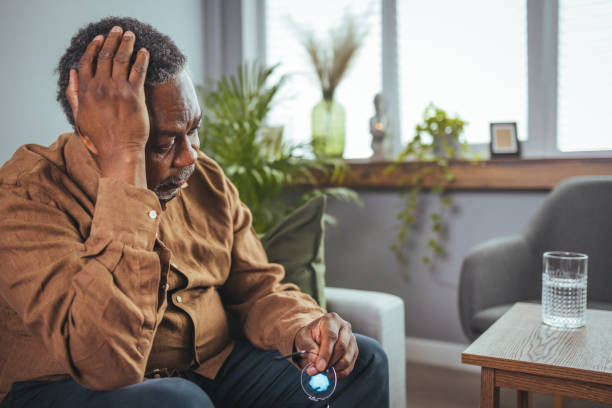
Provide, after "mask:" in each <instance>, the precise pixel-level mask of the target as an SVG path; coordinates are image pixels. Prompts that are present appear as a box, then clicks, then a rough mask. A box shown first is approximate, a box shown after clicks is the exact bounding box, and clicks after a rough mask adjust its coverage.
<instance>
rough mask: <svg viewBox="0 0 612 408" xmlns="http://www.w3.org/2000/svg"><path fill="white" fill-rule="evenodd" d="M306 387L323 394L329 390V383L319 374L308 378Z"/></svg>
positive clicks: (327, 379)
mask: <svg viewBox="0 0 612 408" xmlns="http://www.w3.org/2000/svg"><path fill="white" fill-rule="evenodd" d="M308 385H309V386H310V388H312V389H313V390H315V391H316V392H325V391H327V390H328V389H329V386H330V385H331V381H329V378H327V377H326V376H325V375H324V374H321V373H319V374H315V375H314V376H312V377H310V380H309V381H308Z"/></svg>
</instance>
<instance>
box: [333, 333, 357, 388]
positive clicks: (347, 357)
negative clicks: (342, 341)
mask: <svg viewBox="0 0 612 408" xmlns="http://www.w3.org/2000/svg"><path fill="white" fill-rule="evenodd" d="M358 354H359V348H358V346H357V340H356V339H355V336H353V335H352V334H351V336H350V340H349V342H348V346H347V349H346V353H345V354H344V355H343V356H342V358H340V360H338V362H337V363H336V364H335V365H334V368H335V369H336V375H337V376H338V378H343V377H346V376H347V375H349V374H350V373H351V371H353V368H354V367H355V362H356V361H357V355H358Z"/></svg>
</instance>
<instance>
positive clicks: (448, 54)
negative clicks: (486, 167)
mask: <svg viewBox="0 0 612 408" xmlns="http://www.w3.org/2000/svg"><path fill="white" fill-rule="evenodd" d="M397 7H398V16H399V20H398V30H397V32H398V41H397V43H398V46H399V74H400V103H401V112H402V114H401V118H402V130H403V132H402V133H403V134H402V143H406V142H407V141H408V140H409V139H411V138H412V137H413V136H414V128H415V125H416V124H417V123H418V122H420V121H421V115H422V113H423V110H424V109H425V107H426V106H427V104H428V103H429V102H433V103H434V104H435V105H436V106H438V107H440V108H442V109H444V110H446V111H447V112H449V113H451V114H458V115H459V116H460V117H461V118H462V119H463V120H466V121H468V122H469V124H468V126H467V127H466V131H465V136H466V138H467V140H468V142H470V143H488V141H489V123H490V122H508V121H512V122H517V124H518V135H519V137H520V138H521V139H525V138H526V117H527V27H526V24H527V20H526V3H525V0H461V1H456V0H428V1H418V0H411V1H398V2H397Z"/></svg>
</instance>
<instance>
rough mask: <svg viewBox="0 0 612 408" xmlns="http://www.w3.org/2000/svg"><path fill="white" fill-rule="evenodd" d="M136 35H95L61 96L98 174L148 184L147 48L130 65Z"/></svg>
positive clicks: (117, 31) (119, 31)
mask: <svg viewBox="0 0 612 408" xmlns="http://www.w3.org/2000/svg"><path fill="white" fill-rule="evenodd" d="M135 39H136V37H135V35H134V33H132V32H131V31H126V32H125V33H123V30H122V29H121V27H114V28H113V29H112V30H111V31H110V33H109V34H108V35H107V37H106V40H105V39H104V37H103V36H102V35H98V36H97V37H96V38H94V39H93V41H92V42H91V43H90V44H89V45H88V47H87V49H86V51H85V53H84V54H83V56H82V57H81V60H80V61H79V67H78V72H77V71H76V70H74V69H73V70H71V71H70V82H69V85H68V88H67V89H66V96H67V98H68V101H69V102H70V105H71V107H72V111H73V114H74V118H75V123H76V129H77V131H78V133H79V135H80V137H81V140H82V141H83V143H84V144H85V146H87V148H88V150H89V151H90V152H91V153H92V155H93V156H94V159H95V160H96V162H97V164H98V166H99V168H100V171H101V173H102V176H103V177H114V178H118V179H121V180H123V181H125V182H128V183H130V184H134V185H136V186H138V187H143V188H146V187H147V179H146V170H145V145H146V143H147V139H148V138H149V127H150V124H149V115H148V112H147V106H146V103H145V92H144V82H145V77H146V73H147V67H148V64H149V53H148V52H147V50H145V49H144V48H143V49H141V50H139V51H138V53H137V55H136V60H135V62H134V64H133V65H132V66H131V67H130V58H131V56H132V53H133V52H134V42H135Z"/></svg>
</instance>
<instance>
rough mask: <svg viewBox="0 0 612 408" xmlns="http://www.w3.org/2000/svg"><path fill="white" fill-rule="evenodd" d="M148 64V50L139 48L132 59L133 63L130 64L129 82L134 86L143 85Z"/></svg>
mask: <svg viewBox="0 0 612 408" xmlns="http://www.w3.org/2000/svg"><path fill="white" fill-rule="evenodd" d="M148 66H149V51H147V50H146V49H145V48H141V49H140V50H139V51H138V54H137V55H136V61H134V65H132V70H131V71H130V78H129V81H130V84H132V85H133V86H135V87H136V88H139V87H141V86H144V82H145V77H146V76H147V68H148Z"/></svg>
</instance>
